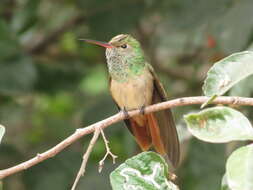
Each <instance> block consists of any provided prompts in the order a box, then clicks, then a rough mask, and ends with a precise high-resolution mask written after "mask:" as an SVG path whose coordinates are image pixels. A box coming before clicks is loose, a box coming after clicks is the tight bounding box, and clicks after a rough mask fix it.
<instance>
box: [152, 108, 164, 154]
mask: <svg viewBox="0 0 253 190" xmlns="http://www.w3.org/2000/svg"><path fill="white" fill-rule="evenodd" d="M147 121H148V126H149V130H150V134H151V137H152V144H153V146H154V149H155V150H156V151H157V152H158V153H159V154H161V155H163V156H164V155H166V150H165V147H164V143H163V142H162V138H161V134H160V129H159V126H158V123H157V120H156V118H155V117H154V115H153V114H152V113H151V114H148V115H147Z"/></svg>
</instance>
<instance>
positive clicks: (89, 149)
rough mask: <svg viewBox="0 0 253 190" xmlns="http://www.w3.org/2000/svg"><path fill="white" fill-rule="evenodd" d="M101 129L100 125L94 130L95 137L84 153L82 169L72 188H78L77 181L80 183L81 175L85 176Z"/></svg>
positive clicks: (73, 189) (72, 189)
mask: <svg viewBox="0 0 253 190" xmlns="http://www.w3.org/2000/svg"><path fill="white" fill-rule="evenodd" d="M100 130H101V129H100V128H99V127H97V128H96V129H95V131H94V134H93V137H92V139H91V141H90V144H89V146H88V148H87V150H86V152H85V153H84V155H83V161H82V164H81V167H80V169H79V171H78V173H77V176H76V179H75V182H74V184H73V186H72V188H71V190H75V188H76V186H77V183H78V181H79V179H80V178H81V176H83V175H84V173H85V169H86V165H87V161H88V159H89V157H90V153H91V151H92V149H93V147H94V145H95V143H96V141H97V139H98V137H99V134H100Z"/></svg>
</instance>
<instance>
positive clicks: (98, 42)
mask: <svg viewBox="0 0 253 190" xmlns="http://www.w3.org/2000/svg"><path fill="white" fill-rule="evenodd" d="M80 40H81V41H85V42H87V43H90V44H96V45H99V46H102V47H105V48H113V47H114V46H113V45H111V44H109V43H106V42H100V41H96V40H89V39H80Z"/></svg>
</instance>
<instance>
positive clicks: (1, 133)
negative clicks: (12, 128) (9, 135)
mask: <svg viewBox="0 0 253 190" xmlns="http://www.w3.org/2000/svg"><path fill="white" fill-rule="evenodd" d="M4 133H5V128H4V126H2V125H0V143H1V141H2V138H3V136H4Z"/></svg>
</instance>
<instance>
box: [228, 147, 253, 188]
mask: <svg viewBox="0 0 253 190" xmlns="http://www.w3.org/2000/svg"><path fill="white" fill-rule="evenodd" d="M226 174H227V181H228V185H229V187H230V188H231V189H233V190H252V189H253V144H250V145H247V146H244V147H241V148H239V149H237V150H236V151H234V152H233V153H232V154H231V155H230V156H229V158H228V161H227V164H226Z"/></svg>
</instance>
